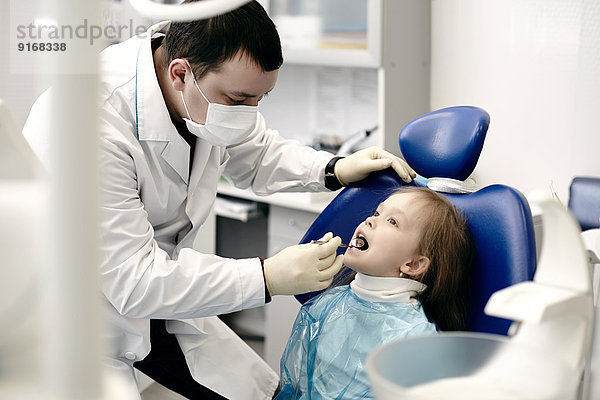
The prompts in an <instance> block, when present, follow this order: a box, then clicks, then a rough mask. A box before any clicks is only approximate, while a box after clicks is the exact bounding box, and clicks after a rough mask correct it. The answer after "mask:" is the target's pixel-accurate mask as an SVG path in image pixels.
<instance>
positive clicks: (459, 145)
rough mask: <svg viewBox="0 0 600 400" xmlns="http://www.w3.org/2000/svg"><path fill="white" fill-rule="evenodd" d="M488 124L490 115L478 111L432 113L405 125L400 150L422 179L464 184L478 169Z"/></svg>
mask: <svg viewBox="0 0 600 400" xmlns="http://www.w3.org/2000/svg"><path fill="white" fill-rule="evenodd" d="M489 124H490V116H489V114H488V113H487V112H485V111H484V110H482V109H481V108H477V107H470V106H458V107H449V108H444V109H441V110H437V111H432V112H430V113H429V114H425V115H423V116H421V117H419V118H417V119H415V120H413V121H411V122H409V123H408V124H406V126H405V127H404V128H403V129H402V132H400V138H399V142H400V150H401V151H402V155H403V156H404V159H405V160H406V162H408V165H410V166H411V167H412V168H413V169H414V170H415V171H418V173H419V175H421V176H424V177H426V178H431V177H445V178H453V179H458V180H460V181H464V180H465V179H467V178H468V177H469V175H471V173H472V172H473V170H474V169H475V165H477V160H478V159H479V154H480V153H481V149H482V148H483V142H484V140H485V134H486V132H487V129H488V126H489ZM424 149H426V151H424Z"/></svg>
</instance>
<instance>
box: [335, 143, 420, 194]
mask: <svg viewBox="0 0 600 400" xmlns="http://www.w3.org/2000/svg"><path fill="white" fill-rule="evenodd" d="M389 167H392V168H393V169H394V171H396V173H397V174H398V176H399V177H400V178H402V180H403V181H404V182H406V183H409V182H411V181H412V180H413V178H414V177H416V176H417V175H416V174H415V172H414V171H413V170H412V168H410V167H409V166H408V164H407V163H406V161H404V160H403V159H401V158H399V157H396V156H395V155H393V154H392V153H389V152H387V151H385V150H383V149H380V148H379V147H369V148H368V149H364V150H360V151H357V152H356V153H354V154H351V155H349V156H348V157H345V158H341V159H340V160H338V162H336V163H335V167H334V171H333V172H334V174H335V176H336V177H337V178H338V180H339V181H340V183H341V184H342V185H344V186H347V185H348V184H350V183H352V182H356V181H360V180H362V179H365V178H366V177H367V176H368V175H369V174H370V173H371V172H373V171H380V170H382V169H386V168H389Z"/></svg>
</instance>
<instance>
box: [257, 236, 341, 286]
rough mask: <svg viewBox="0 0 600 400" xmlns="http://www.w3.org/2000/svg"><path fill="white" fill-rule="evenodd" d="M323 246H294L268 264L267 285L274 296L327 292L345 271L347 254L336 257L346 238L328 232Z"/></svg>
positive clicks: (308, 244) (266, 271)
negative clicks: (341, 270)
mask: <svg viewBox="0 0 600 400" xmlns="http://www.w3.org/2000/svg"><path fill="white" fill-rule="evenodd" d="M320 240H321V241H325V242H327V243H323V244H311V243H307V244H299V245H296V246H290V247H287V248H285V249H283V250H281V251H280V252H279V253H277V254H275V255H274V256H273V257H269V258H267V259H266V260H265V262H264V273H265V282H266V284H267V289H268V290H269V293H270V294H271V296H275V295H279V294H302V293H308V292H313V291H316V290H323V289H325V288H326V287H327V286H329V285H330V284H331V281H332V280H333V277H334V275H335V274H337V273H338V271H339V270H340V269H341V268H342V262H343V260H344V256H343V255H341V254H340V255H339V256H337V257H336V250H337V248H338V247H339V246H340V244H341V243H342V239H340V238H339V237H338V236H336V237H333V234H332V233H331V232H330V233H327V234H326V235H325V236H323V237H322V238H321V239H320Z"/></svg>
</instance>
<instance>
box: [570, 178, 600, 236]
mask: <svg viewBox="0 0 600 400" xmlns="http://www.w3.org/2000/svg"><path fill="white" fill-rule="evenodd" d="M569 209H570V210H571V212H572V213H573V215H574V216H575V219H576V220H577V222H579V225H580V226H581V230H582V231H585V230H588V229H594V228H600V178H594V177H585V176H578V177H575V178H573V180H572V181H571V186H570V188H569Z"/></svg>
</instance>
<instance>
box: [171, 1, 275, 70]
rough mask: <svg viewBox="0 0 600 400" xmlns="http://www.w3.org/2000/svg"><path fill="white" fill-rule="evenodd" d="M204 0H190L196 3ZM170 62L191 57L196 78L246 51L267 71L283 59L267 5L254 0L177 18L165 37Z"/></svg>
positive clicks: (273, 68) (190, 60)
mask: <svg viewBox="0 0 600 400" xmlns="http://www.w3.org/2000/svg"><path fill="white" fill-rule="evenodd" d="M195 1H200V0H186V1H184V2H183V3H192V2H195ZM164 46H165V53H166V57H167V60H165V62H166V64H167V65H168V64H169V63H170V62H171V61H173V60H174V59H176V58H187V59H188V61H189V62H190V64H191V67H192V69H193V71H194V75H195V76H196V78H198V79H199V78H201V77H202V76H204V75H205V74H206V73H208V72H210V71H216V70H218V69H219V68H220V67H221V65H222V64H223V63H224V62H225V61H228V60H230V59H231V58H233V57H234V56H235V55H236V54H238V52H239V51H243V52H245V53H246V54H247V55H248V56H249V57H250V59H251V60H253V61H254V62H255V63H256V65H258V66H260V67H261V68H262V70H263V71H265V72H268V71H274V70H276V69H278V68H279V67H280V66H281V64H282V63H283V56H282V54H281V42H280V41H279V34H278V33H277V29H275V24H274V23H273V21H272V20H271V18H269V16H268V15H267V13H266V11H265V10H264V8H263V7H262V6H261V5H260V4H259V3H258V2H256V1H251V2H250V3H247V4H245V5H243V6H241V7H239V8H237V9H235V10H232V11H230V12H227V13H225V14H222V15H217V16H215V17H212V18H208V19H203V20H199V21H192V22H173V23H171V27H170V28H169V30H168V32H167V34H166V36H165V39H164Z"/></svg>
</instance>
